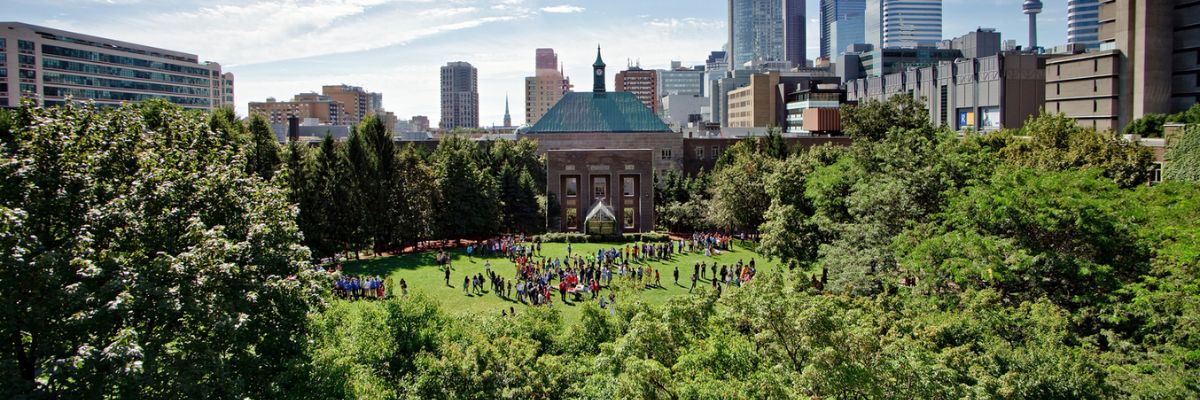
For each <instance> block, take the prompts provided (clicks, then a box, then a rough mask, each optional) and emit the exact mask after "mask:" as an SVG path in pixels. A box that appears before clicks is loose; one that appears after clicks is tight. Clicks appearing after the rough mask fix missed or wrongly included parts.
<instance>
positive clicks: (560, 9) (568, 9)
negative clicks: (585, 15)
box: [541, 4, 584, 14]
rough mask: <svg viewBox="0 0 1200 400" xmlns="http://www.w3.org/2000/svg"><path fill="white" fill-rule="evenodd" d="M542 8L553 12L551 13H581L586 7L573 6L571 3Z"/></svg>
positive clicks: (544, 10)
mask: <svg viewBox="0 0 1200 400" xmlns="http://www.w3.org/2000/svg"><path fill="white" fill-rule="evenodd" d="M541 10H542V12H546V13H551V14H571V13H581V12H583V10H584V8H583V7H579V6H571V5H566V4H563V5H560V6H552V7H542V8H541Z"/></svg>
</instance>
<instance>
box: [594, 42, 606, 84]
mask: <svg viewBox="0 0 1200 400" xmlns="http://www.w3.org/2000/svg"><path fill="white" fill-rule="evenodd" d="M592 70H593V72H595V74H596V76H595V77H593V79H594V80H593V81H592V92H593V93H604V92H606V91H608V90H607V89H605V87H604V81H605V80H607V79H606V76H605V73H604V59H603V58H601V57H600V45H596V62H595V63H592Z"/></svg>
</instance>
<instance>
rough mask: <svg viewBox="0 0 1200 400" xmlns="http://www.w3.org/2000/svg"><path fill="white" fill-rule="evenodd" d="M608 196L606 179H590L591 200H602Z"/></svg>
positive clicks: (600, 177) (601, 177) (599, 177)
mask: <svg viewBox="0 0 1200 400" xmlns="http://www.w3.org/2000/svg"><path fill="white" fill-rule="evenodd" d="M607 195H608V177H605V176H598V177H595V178H592V198H594V199H603V198H605V197H606V196H607Z"/></svg>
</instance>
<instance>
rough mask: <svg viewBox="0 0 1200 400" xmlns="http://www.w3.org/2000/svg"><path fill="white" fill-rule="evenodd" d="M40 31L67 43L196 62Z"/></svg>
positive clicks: (189, 60) (52, 38)
mask: <svg viewBox="0 0 1200 400" xmlns="http://www.w3.org/2000/svg"><path fill="white" fill-rule="evenodd" d="M38 33H39V34H41V35H42V37H43V38H46V39H50V40H57V41H60V42H67V43H72V44H80V45H84V46H92V47H99V48H102V49H107V50H109V51H112V50H117V51H123V52H126V53H133V54H142V55H148V56H151V57H162V58H167V59H171V60H176V61H183V62H193V63H194V62H196V59H194V58H190V57H180V56H176V55H172V54H162V53H159V52H156V51H146V50H142V49H135V48H130V47H125V46H121V45H117V44H113V43H98V42H93V41H91V40H85V39H79V38H73V37H67V36H58V35H53V34H49V33H45V32H38Z"/></svg>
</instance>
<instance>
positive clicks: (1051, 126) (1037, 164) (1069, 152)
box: [1001, 114, 1153, 188]
mask: <svg viewBox="0 0 1200 400" xmlns="http://www.w3.org/2000/svg"><path fill="white" fill-rule="evenodd" d="M1021 134H1022V135H1024V136H1027V137H1029V140H1027V141H1025V140H1020V141H1013V142H1011V143H1010V144H1009V145H1008V146H1007V147H1005V148H1004V149H1002V150H1001V154H1002V156H1003V157H1004V158H1005V159H1006V160H1007V161H1008V162H1009V163H1011V164H1014V165H1019V166H1022V167H1027V168H1039V169H1044V170H1048V171H1062V170H1066V169H1076V168H1078V169H1086V168H1099V169H1101V170H1102V171H1104V176H1106V177H1108V178H1110V179H1112V180H1113V181H1115V182H1117V184H1118V185H1120V186H1121V187H1126V188H1128V187H1133V186H1137V185H1140V184H1144V183H1146V181H1147V179H1149V177H1150V166H1151V164H1152V163H1153V155H1152V154H1151V153H1150V150H1149V149H1146V148H1145V147H1142V146H1141V145H1139V144H1137V143H1134V142H1128V141H1126V140H1124V139H1122V138H1120V137H1118V136H1117V135H1116V134H1115V133H1113V132H1096V131H1095V130H1092V129H1084V128H1082V127H1080V126H1079V125H1078V124H1076V123H1075V120H1073V119H1070V118H1067V117H1066V116H1065V115H1062V114H1053V115H1046V114H1043V115H1041V116H1038V117H1037V118H1032V119H1030V120H1029V121H1026V122H1025V126H1024V127H1022V128H1021Z"/></svg>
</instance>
